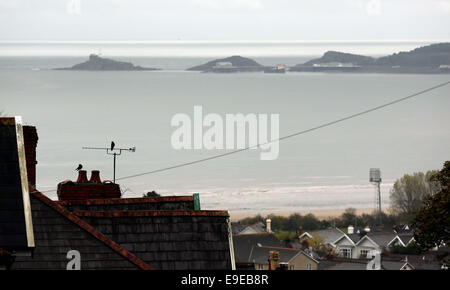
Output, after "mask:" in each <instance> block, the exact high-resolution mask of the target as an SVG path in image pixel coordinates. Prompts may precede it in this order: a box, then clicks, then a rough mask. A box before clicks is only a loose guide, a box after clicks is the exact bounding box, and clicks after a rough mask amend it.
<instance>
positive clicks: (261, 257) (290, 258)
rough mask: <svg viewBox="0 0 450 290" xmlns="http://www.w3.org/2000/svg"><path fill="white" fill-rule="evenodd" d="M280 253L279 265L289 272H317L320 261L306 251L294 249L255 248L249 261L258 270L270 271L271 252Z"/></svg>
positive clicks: (257, 246)
mask: <svg viewBox="0 0 450 290" xmlns="http://www.w3.org/2000/svg"><path fill="white" fill-rule="evenodd" d="M271 251H273V252H277V253H278V263H279V264H281V265H283V266H284V267H285V268H286V269H288V270H317V268H318V264H319V261H318V260H317V259H315V258H314V257H313V256H312V255H310V254H308V253H306V252H305V251H302V250H299V249H292V248H283V247H270V246H259V245H256V246H253V247H252V249H251V251H250V257H249V261H251V262H252V263H253V264H254V265H255V269H256V270H269V256H270V252H271Z"/></svg>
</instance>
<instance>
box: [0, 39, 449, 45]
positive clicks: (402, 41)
mask: <svg viewBox="0 0 450 290" xmlns="http://www.w3.org/2000/svg"><path fill="white" fill-rule="evenodd" d="M419 42H424V43H428V42H432V43H442V42H450V39H359V40H356V39H355V40H351V39H337V40H336V39H335V40H332V39H324V40H181V39H180V40H0V43H2V44H91V43H103V44H108V43H111V44H115V43H121V44H127V43H128V44H146V43H148V44H178V43H179V44H202V43H205V44H207V43H208V44H209V43H217V44H221V43H249V44H258V43H261V44H263V43H280V44H282V43H298V44H302V43H304V44H315V43H317V44H320V43H419Z"/></svg>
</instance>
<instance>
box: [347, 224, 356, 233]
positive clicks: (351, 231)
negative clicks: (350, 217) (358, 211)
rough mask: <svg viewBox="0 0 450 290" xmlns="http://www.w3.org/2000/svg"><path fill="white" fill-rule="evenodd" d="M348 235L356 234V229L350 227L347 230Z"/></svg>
mask: <svg viewBox="0 0 450 290" xmlns="http://www.w3.org/2000/svg"><path fill="white" fill-rule="evenodd" d="M347 233H348V234H349V235H351V234H353V233H355V228H354V227H353V226H352V225H349V226H348V228H347Z"/></svg>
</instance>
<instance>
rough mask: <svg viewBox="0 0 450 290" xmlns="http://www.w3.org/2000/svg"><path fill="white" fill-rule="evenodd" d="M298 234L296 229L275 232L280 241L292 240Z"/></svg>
mask: <svg viewBox="0 0 450 290" xmlns="http://www.w3.org/2000/svg"><path fill="white" fill-rule="evenodd" d="M296 235H297V232H295V231H277V232H275V237H277V239H279V240H280V241H284V240H292V239H293V238H295V236H296Z"/></svg>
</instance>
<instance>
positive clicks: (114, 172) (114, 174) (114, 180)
mask: <svg viewBox="0 0 450 290" xmlns="http://www.w3.org/2000/svg"><path fill="white" fill-rule="evenodd" d="M116 156H117V154H116V153H114V171H113V182H114V183H116Z"/></svg>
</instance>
